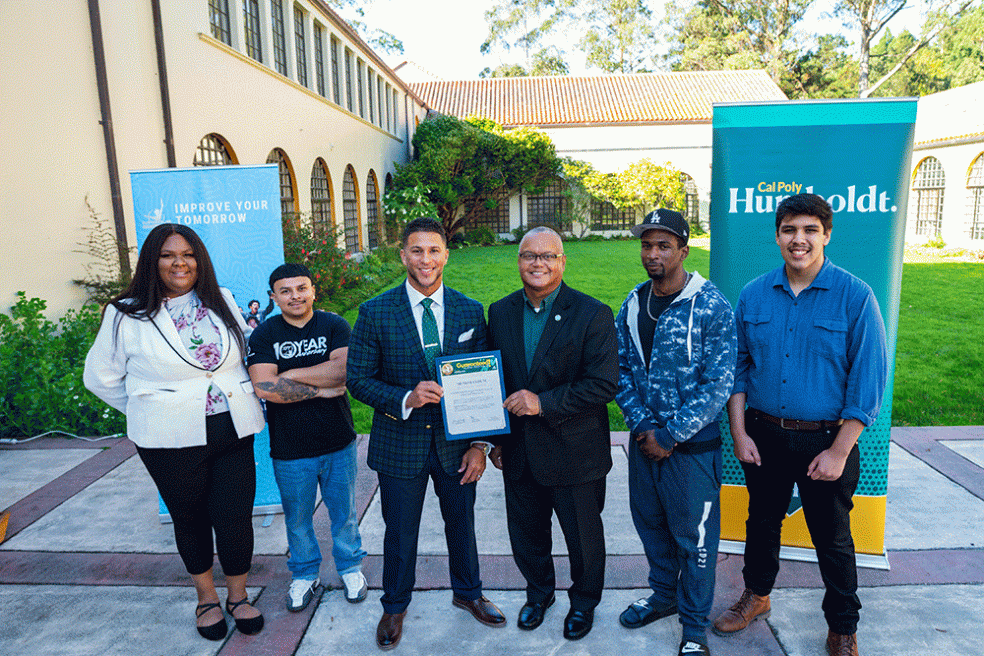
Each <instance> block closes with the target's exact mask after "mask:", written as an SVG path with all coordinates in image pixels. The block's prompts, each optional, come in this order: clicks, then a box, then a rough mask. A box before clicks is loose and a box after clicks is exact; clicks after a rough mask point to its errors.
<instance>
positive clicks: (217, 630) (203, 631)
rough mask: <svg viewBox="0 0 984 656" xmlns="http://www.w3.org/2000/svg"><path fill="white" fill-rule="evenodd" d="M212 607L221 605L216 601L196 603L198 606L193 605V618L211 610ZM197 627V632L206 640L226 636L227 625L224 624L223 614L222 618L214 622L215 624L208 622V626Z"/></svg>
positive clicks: (220, 638) (219, 638)
mask: <svg viewBox="0 0 984 656" xmlns="http://www.w3.org/2000/svg"><path fill="white" fill-rule="evenodd" d="M213 608H222V606H221V605H219V604H218V603H211V604H198V606H196V607H195V618H196V619H197V618H199V617H201V616H202V615H204V614H205V613H207V612H208V611H210V610H212V609H213ZM197 628H198V633H199V634H200V635H201V636H202V637H203V638H205V639H206V640H222V639H223V638H225V637H226V634H227V633H228V632H229V625H228V624H226V619H225V616H224V615H223V616H222V619H221V620H219V621H218V622H216V623H215V624H209V625H208V626H199V627H197Z"/></svg>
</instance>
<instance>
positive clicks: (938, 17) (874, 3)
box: [834, 0, 974, 98]
mask: <svg viewBox="0 0 984 656" xmlns="http://www.w3.org/2000/svg"><path fill="white" fill-rule="evenodd" d="M973 2H974V0H924V3H923V5H922V6H923V7H924V12H925V22H924V24H923V27H922V31H921V33H920V34H919V36H918V37H916V38H914V39H913V42H912V44H911V45H910V46H909V48H907V49H906V50H905V51H904V52H901V53H898V54H897V55H895V56H894V59H893V61H892V64H891V66H889V67H888V68H887V69H886V70H885V72H884V73H883V74H882V75H881V77H879V79H878V80H877V81H875V82H874V83H871V81H870V74H871V47H872V44H873V43H874V41H875V38H876V37H877V36H878V35H879V34H880V33H881V32H882V31H883V30H884V29H885V26H886V24H887V23H888V22H889V21H890V20H892V19H893V18H894V17H895V16H897V15H898V13H899V12H900V11H902V10H903V9H905V8H906V7H907V6H908V5H909V0H837V4H836V5H835V6H834V15H836V16H839V17H840V18H841V19H842V20H843V21H844V25H845V26H847V27H850V28H852V29H855V30H857V36H858V45H859V48H860V54H859V60H858V73H859V75H858V96H859V97H861V98H867V97H868V96H870V95H871V94H872V93H874V92H875V90H876V89H878V87H880V86H882V85H883V84H885V83H886V82H887V81H888V80H889V79H890V78H891V77H892V76H893V75H895V74H896V73H898V72H899V71H900V70H901V69H902V67H903V66H905V65H906V63H908V62H909V60H910V59H912V58H913V57H914V56H915V55H916V53H918V52H919V51H920V50H922V49H923V48H925V47H926V46H927V45H929V44H930V43H933V41H934V40H935V39H936V38H937V37H938V36H939V35H940V34H941V33H943V32H946V31H948V30H952V29H953V26H954V25H955V24H956V23H957V21H958V20H959V19H960V17H961V16H962V15H963V13H964V12H965V11H966V10H967V9H968V8H969V7H970V6H971V5H972V4H973Z"/></svg>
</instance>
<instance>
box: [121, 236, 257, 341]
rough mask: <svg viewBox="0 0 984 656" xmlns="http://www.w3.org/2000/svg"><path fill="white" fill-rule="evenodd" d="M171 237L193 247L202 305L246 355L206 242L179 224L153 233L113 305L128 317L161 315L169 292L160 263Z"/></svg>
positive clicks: (196, 290) (137, 317) (143, 318)
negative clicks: (180, 237) (226, 329)
mask: <svg viewBox="0 0 984 656" xmlns="http://www.w3.org/2000/svg"><path fill="white" fill-rule="evenodd" d="M171 235H181V236H182V237H184V238H185V240H186V241H187V242H188V245H190V246H191V250H192V252H193V253H194V254H195V264H196V269H197V272H198V278H197V280H195V287H194V289H195V293H197V294H198V298H200V299H201V301H202V305H204V306H205V307H206V308H208V309H209V310H211V311H212V312H215V313H216V314H217V315H219V317H220V318H221V319H222V323H224V324H225V325H226V327H227V328H228V329H229V332H230V333H232V335H233V336H234V337H235V339H236V343H237V344H238V345H239V351H240V352H241V353H245V352H246V342H245V341H244V340H243V333H242V330H240V328H239V324H238V323H236V316H235V315H234V314H233V313H232V310H231V309H230V308H229V304H228V303H226V300H225V298H224V297H223V296H222V290H221V289H219V282H218V280H216V278H215V268H214V267H213V266H212V258H210V257H209V256H208V249H207V248H205V243H204V242H202V239H201V237H199V236H198V233H196V232H195V231H194V230H192V229H191V228H189V227H188V226H183V225H181V224H178V223H162V224H161V225H159V226H157V227H156V228H154V229H153V230H151V231H150V234H149V235H147V239H145V240H144V243H143V246H142V247H141V248H140V256H139V257H138V258H137V268H136V270H135V271H134V272H133V279H132V280H130V284H129V286H127V288H126V289H124V290H123V291H122V292H121V293H120V294H119V296H116V297H115V298H113V299H112V300H110V303H112V305H113V307H115V308H116V309H117V310H119V312H120V314H125V315H127V316H128V317H133V318H134V319H140V320H149V319H152V318H153V317H154V316H156V315H157V313H158V312H160V310H161V307H162V305H163V303H164V298H165V292H166V291H167V289H166V288H165V287H164V281H163V280H161V276H160V273H159V264H158V263H159V261H160V257H161V249H163V248H164V242H165V241H167V238H168V237H170V236H171Z"/></svg>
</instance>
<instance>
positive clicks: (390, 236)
mask: <svg viewBox="0 0 984 656" xmlns="http://www.w3.org/2000/svg"><path fill="white" fill-rule="evenodd" d="M383 188H384V189H385V191H384V192H383V195H384V196H385V195H386V194H388V193H389V191H390V189H392V188H393V174H392V173H387V174H386V182H385V183H384V184H383ZM383 221H384V223H385V224H386V237H387V241H388V242H389V243H391V244H395V243H396V242H398V241H400V229H399V226H398V225H397V224H396V222H395V221H387V220H386V218H385V215H384V216H383Z"/></svg>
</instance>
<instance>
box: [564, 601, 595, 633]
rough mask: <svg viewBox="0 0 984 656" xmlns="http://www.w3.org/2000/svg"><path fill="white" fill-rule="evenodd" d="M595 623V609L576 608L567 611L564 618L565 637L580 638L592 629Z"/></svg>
mask: <svg viewBox="0 0 984 656" xmlns="http://www.w3.org/2000/svg"><path fill="white" fill-rule="evenodd" d="M592 624H594V611H593V610H574V609H573V608H572V609H571V612H569V613H567V617H566V618H565V619H564V637H565V638H567V639H568V640H580V639H581V638H583V637H584V636H586V635H588V632H589V631H591V625H592Z"/></svg>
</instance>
